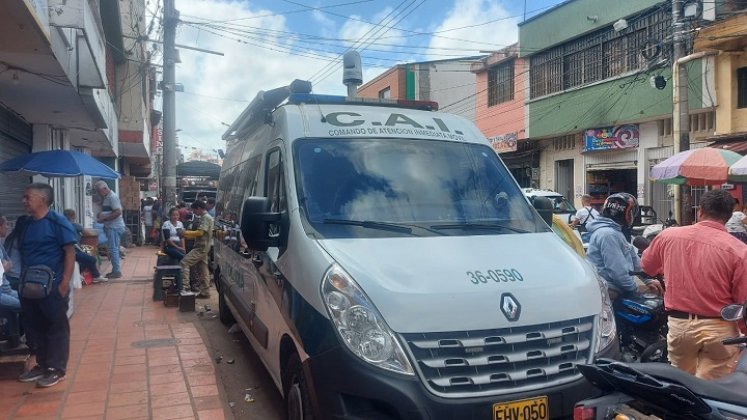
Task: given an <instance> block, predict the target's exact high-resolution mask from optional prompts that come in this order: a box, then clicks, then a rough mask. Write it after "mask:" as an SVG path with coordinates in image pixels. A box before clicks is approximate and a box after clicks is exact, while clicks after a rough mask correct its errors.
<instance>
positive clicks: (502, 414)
mask: <svg viewBox="0 0 747 420" xmlns="http://www.w3.org/2000/svg"><path fill="white" fill-rule="evenodd" d="M549 418H550V409H549V407H548V405H547V397H536V398H529V399H526V400H520V401H509V402H503V403H495V404H493V420H547V419H549Z"/></svg>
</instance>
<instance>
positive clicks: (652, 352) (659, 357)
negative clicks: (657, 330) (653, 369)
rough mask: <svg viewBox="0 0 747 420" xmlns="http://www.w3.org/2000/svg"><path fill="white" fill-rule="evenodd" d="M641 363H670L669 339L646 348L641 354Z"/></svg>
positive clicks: (663, 339) (661, 340)
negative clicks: (668, 352)
mask: <svg viewBox="0 0 747 420" xmlns="http://www.w3.org/2000/svg"><path fill="white" fill-rule="evenodd" d="M641 362H643V363H649V362H661V363H669V359H668V357H667V339H666V338H662V339H660V340H659V341H657V342H655V343H653V344H651V345H650V346H648V347H646V348H645V349H644V350H643V352H641Z"/></svg>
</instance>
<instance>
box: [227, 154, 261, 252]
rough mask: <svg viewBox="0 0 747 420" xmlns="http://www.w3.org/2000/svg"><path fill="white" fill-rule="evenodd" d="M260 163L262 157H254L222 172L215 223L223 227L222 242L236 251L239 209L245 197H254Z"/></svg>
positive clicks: (238, 233) (238, 240) (238, 242)
mask: <svg viewBox="0 0 747 420" xmlns="http://www.w3.org/2000/svg"><path fill="white" fill-rule="evenodd" d="M261 163H262V156H255V157H253V158H251V159H248V160H246V161H244V162H241V163H240V164H238V165H236V166H234V167H232V168H229V169H226V170H224V174H223V178H222V180H223V182H222V183H221V185H220V188H221V193H219V194H218V202H217V203H216V209H217V211H216V216H217V217H216V219H217V220H216V221H217V222H218V223H219V224H220V225H221V226H223V229H224V230H225V234H224V236H223V242H224V243H225V244H226V245H229V246H230V247H231V248H233V249H234V250H236V251H239V250H240V249H241V233H240V229H239V219H240V216H241V208H242V205H243V202H244V199H246V197H250V196H253V195H256V193H257V178H258V177H259V168H260V164H261Z"/></svg>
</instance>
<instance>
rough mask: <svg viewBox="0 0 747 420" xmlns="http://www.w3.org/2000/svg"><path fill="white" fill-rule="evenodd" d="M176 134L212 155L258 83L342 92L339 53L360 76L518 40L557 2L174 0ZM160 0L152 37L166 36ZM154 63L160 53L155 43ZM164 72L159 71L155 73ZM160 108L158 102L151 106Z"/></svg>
mask: <svg viewBox="0 0 747 420" xmlns="http://www.w3.org/2000/svg"><path fill="white" fill-rule="evenodd" d="M174 1H175V5H176V8H177V10H179V12H180V24H179V26H178V28H177V36H176V43H177V44H181V45H187V46H190V47H196V48H201V49H206V50H210V51H215V52H220V53H222V54H223V55H222V56H220V55H214V54H209V53H203V52H197V51H192V50H188V49H184V48H182V49H180V51H179V56H180V60H181V63H179V64H177V66H176V81H177V83H181V84H182V85H183V87H184V91H183V92H177V94H176V95H177V96H176V110H177V115H176V127H177V129H178V130H179V132H178V141H179V144H180V146H181V147H182V151H183V152H184V153H185V155H188V154H189V152H190V151H191V150H192V149H193V148H196V149H202V151H203V152H205V153H216V152H217V150H218V149H224V150H225V145H224V144H223V143H222V140H220V138H221V135H222V134H223V133H224V132H225V130H226V129H227V124H231V123H232V122H233V121H234V120H235V119H236V117H238V115H239V114H240V113H241V111H242V110H243V109H244V108H245V107H246V106H247V105H248V104H249V102H250V101H251V100H252V99H253V98H254V96H255V95H256V94H257V92H259V91H260V90H269V89H274V88H276V87H281V86H286V85H288V84H289V83H290V82H291V81H293V80H294V79H303V80H310V81H311V82H312V84H313V91H314V92H315V93H324V94H341V95H344V94H345V92H346V88H345V86H344V85H343V84H342V81H341V80H342V64H341V61H340V60H341V56H342V54H343V53H344V52H345V51H346V50H348V49H355V50H356V51H358V52H359V53H360V55H361V60H362V64H363V79H364V83H365V82H367V81H370V80H372V79H373V78H374V77H376V76H377V75H379V74H381V73H383V72H384V71H385V70H386V69H388V68H390V67H392V66H394V65H396V64H401V63H407V62H420V61H432V60H443V59H449V58H456V57H465V56H474V55H479V54H481V52H486V51H494V50H498V49H501V48H503V47H505V46H508V45H511V44H512V43H514V42H516V41H517V40H518V27H517V24H518V23H519V22H521V21H522V20H523V19H524V17H525V16H526V17H527V18H529V17H531V16H534V15H536V14H538V13H541V12H543V11H546V10H548V9H549V8H551V7H552V6H554V5H556V4H558V3H561V2H562V0H254V1H248V0H174ZM162 5H163V0H146V8H147V10H148V11H147V14H148V15H149V17H150V18H152V17H153V16H156V17H157V18H156V19H155V20H154V25H153V29H152V30H151V33H150V34H149V36H150V37H151V38H159V37H160V38H161V39H162V36H163V35H162V27H160V25H159V23H160V19H158V17H160V16H161V14H162ZM151 48H155V50H154V61H156V62H158V61H159V60H161V59H162V53H161V49H160V47H159V46H158V44H153V45H152V46H151ZM160 77H161V75H160V74H159V79H160ZM156 108H159V109H160V103H158V104H157V105H156Z"/></svg>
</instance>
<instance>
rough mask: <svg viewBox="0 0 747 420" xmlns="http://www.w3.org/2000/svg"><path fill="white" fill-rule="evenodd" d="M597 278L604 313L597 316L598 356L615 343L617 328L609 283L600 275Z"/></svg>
mask: <svg viewBox="0 0 747 420" xmlns="http://www.w3.org/2000/svg"><path fill="white" fill-rule="evenodd" d="M596 276H597V281H598V282H599V291H600V293H601V294H602V311H601V312H600V313H599V315H598V316H597V348H596V354H599V353H601V352H603V351H605V350H607V349H608V348H609V347H610V345H612V344H614V343H615V338H616V336H617V327H616V326H615V313H614V312H613V311H612V301H611V300H610V295H609V293H608V292H607V282H606V281H604V279H603V278H602V276H600V275H599V274H596Z"/></svg>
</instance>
